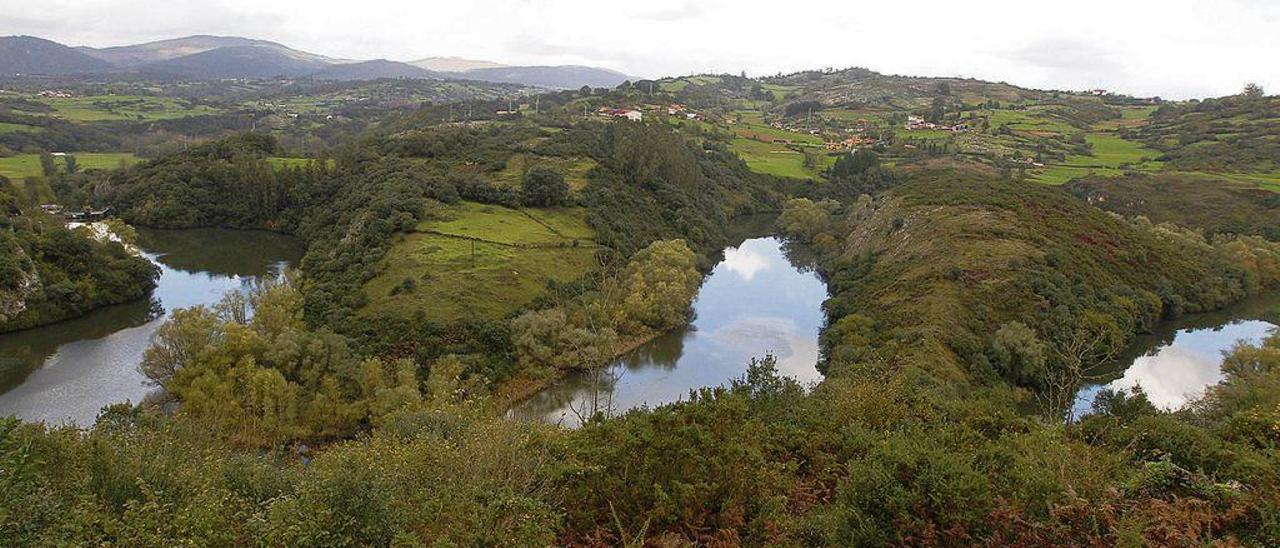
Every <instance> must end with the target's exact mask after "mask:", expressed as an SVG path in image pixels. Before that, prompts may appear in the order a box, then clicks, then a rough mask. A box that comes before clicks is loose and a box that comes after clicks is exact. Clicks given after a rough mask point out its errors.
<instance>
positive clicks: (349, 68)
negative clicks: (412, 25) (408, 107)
mask: <svg viewBox="0 0 1280 548" xmlns="http://www.w3.org/2000/svg"><path fill="white" fill-rule="evenodd" d="M436 76H438V75H437V74H436V73H434V72H432V71H429V70H427V69H424V68H419V67H415V66H413V65H411V64H409V63H401V62H399V61H388V60H386V59H374V60H373V61H362V62H359V63H343V64H340V65H329V66H327V67H325V68H323V69H320V71H319V72H316V73H314V74H311V77H312V78H315V79H317V80H377V79H379V78H431V77H436Z"/></svg>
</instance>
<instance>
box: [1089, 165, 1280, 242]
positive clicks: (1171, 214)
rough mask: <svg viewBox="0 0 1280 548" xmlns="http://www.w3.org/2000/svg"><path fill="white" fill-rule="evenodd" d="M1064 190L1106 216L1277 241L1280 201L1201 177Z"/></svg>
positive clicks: (1111, 181)
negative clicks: (1136, 217) (1139, 218)
mask: <svg viewBox="0 0 1280 548" xmlns="http://www.w3.org/2000/svg"><path fill="white" fill-rule="evenodd" d="M1068 189H1069V190H1070V191H1071V192H1073V193H1075V194H1076V195H1078V196H1081V197H1085V198H1088V199H1089V201H1090V202H1091V203H1094V204H1095V205H1097V206H1098V207H1101V208H1102V209H1105V210H1107V211H1113V212H1116V213H1119V214H1121V215H1126V216H1133V215H1144V216H1146V217H1147V218H1149V219H1151V220H1152V221H1153V222H1156V223H1163V222H1171V223H1174V224H1177V225H1181V226H1186V227H1191V228H1198V229H1202V230H1205V231H1207V232H1208V233H1210V234H1213V233H1219V232H1230V233H1246V234H1255V235H1264V236H1267V237H1268V238H1271V239H1280V199H1277V197H1276V196H1275V195H1274V194H1271V193H1268V192H1266V191H1263V190H1259V189H1258V188H1256V187H1255V186H1253V185H1251V184H1249V183H1240V182H1235V181H1232V180H1230V179H1225V178H1221V177H1213V176H1207V175H1201V174H1176V173H1160V174H1154V175H1146V174H1135V175H1130V176H1125V177H1118V178H1101V177H1097V178H1089V179H1081V180H1078V181H1074V182H1072V183H1071V184H1070V186H1069V187H1068Z"/></svg>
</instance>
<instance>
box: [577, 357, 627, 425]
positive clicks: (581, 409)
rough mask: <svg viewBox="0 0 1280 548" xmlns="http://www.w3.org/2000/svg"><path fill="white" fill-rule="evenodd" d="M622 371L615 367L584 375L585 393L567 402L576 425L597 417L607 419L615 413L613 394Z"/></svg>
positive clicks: (603, 368)
mask: <svg viewBox="0 0 1280 548" xmlns="http://www.w3.org/2000/svg"><path fill="white" fill-rule="evenodd" d="M623 373H624V371H623V369H622V368H621V367H618V366H617V365H611V366H609V367H602V368H599V369H593V370H591V371H589V372H587V373H586V374H585V377H586V384H585V385H584V386H583V388H584V390H585V392H584V393H583V394H581V397H578V398H574V399H573V400H571V401H570V402H569V412H571V413H573V416H574V417H576V418H577V419H578V424H582V423H584V422H587V421H588V420H591V418H593V417H596V416H597V415H599V416H603V417H605V418H609V417H612V416H613V413H614V411H615V409H614V407H613V393H614V391H615V390H616V389H617V387H618V381H619V380H621V379H622V375H623Z"/></svg>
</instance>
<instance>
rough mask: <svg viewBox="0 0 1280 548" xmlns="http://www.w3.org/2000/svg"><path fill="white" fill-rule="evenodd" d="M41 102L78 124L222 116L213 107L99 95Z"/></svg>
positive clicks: (163, 98)
mask: <svg viewBox="0 0 1280 548" xmlns="http://www.w3.org/2000/svg"><path fill="white" fill-rule="evenodd" d="M39 100H40V101H41V102H43V103H45V104H48V105H49V106H51V107H53V108H54V111H55V115H56V116H58V117H61V118H65V119H68V120H74V121H77V122H99V121H104V120H167V119H173V118H185V117H187V116H198V115H201V114H214V113H217V112H218V111H217V109H214V108H212V107H208V106H190V105H187V104H184V103H182V102H180V101H177V100H174V99H170V98H167V97H146V96H135V95H99V96H88V97H52V98H40V99H39Z"/></svg>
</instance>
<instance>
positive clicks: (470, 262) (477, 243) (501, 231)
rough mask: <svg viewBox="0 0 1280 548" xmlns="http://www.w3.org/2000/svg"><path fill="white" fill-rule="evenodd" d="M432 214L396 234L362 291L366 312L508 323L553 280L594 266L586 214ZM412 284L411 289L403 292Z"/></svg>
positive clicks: (438, 210) (439, 208)
mask: <svg viewBox="0 0 1280 548" xmlns="http://www.w3.org/2000/svg"><path fill="white" fill-rule="evenodd" d="M431 210H432V213H431V218H429V219H428V220H424V221H422V222H421V223H419V225H418V227H417V229H416V231H415V232H412V233H409V234H397V235H395V236H394V238H395V240H394V242H393V244H392V246H391V249H390V250H389V251H388V253H387V256H386V258H385V259H384V266H383V268H382V271H381V272H380V273H379V274H378V275H377V276H375V277H374V278H373V279H371V280H369V282H367V283H366V284H365V286H364V291H365V293H366V295H368V297H369V304H368V305H367V306H366V307H365V308H364V309H363V310H362V312H361V313H362V314H366V315H392V316H399V317H414V316H415V315H417V314H419V313H421V314H423V315H424V316H425V317H426V318H428V319H430V320H434V321H442V322H452V321H460V320H466V319H497V318H502V317H504V316H506V315H507V314H509V313H511V312H513V311H515V310H518V309H520V308H522V307H524V306H525V305H527V304H528V303H530V302H532V301H533V300H534V299H537V298H538V297H540V296H542V295H544V294H545V293H546V291H547V284H548V282H551V281H557V282H570V281H573V280H575V279H578V278H579V277H581V276H582V275H583V274H584V273H586V272H587V271H588V270H590V269H591V268H592V267H593V266H594V265H595V264H596V263H595V260H596V259H595V251H596V245H595V242H594V241H592V240H591V238H592V237H594V232H593V231H592V230H591V229H590V227H588V226H587V224H586V212H585V211H584V210H582V209H580V208H548V209H537V210H517V209H509V208H504V207H501V206H494V205H484V204H477V203H469V202H464V203H461V204H458V205H455V206H444V205H441V204H434V205H432V206H431ZM406 279H408V280H413V281H412V282H411V283H410V285H412V286H413V289H411V290H404V289H403V287H404V285H405V280H406ZM397 287H400V288H401V289H397ZM393 293H394V294H393Z"/></svg>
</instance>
